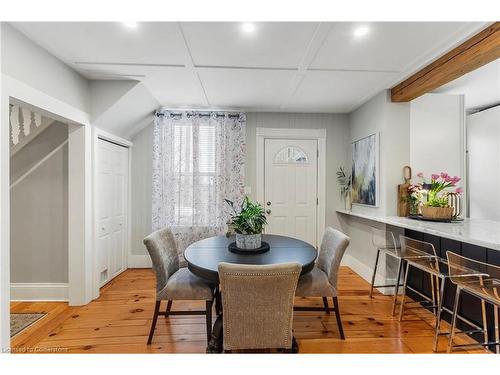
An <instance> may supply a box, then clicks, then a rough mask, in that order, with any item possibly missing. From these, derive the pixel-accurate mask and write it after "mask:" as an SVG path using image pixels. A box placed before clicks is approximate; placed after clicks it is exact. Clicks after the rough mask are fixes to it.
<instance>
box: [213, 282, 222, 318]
mask: <svg viewBox="0 0 500 375" xmlns="http://www.w3.org/2000/svg"><path fill="white" fill-rule="evenodd" d="M221 297H222V294H221V292H220V289H219V287H218V286H217V288H216V290H215V313H216V314H217V315H220V313H221V311H222V301H221Z"/></svg>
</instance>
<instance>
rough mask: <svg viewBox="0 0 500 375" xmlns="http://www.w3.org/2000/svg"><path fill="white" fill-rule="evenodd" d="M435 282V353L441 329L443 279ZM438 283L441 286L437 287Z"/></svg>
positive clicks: (437, 279)
mask: <svg viewBox="0 0 500 375" xmlns="http://www.w3.org/2000/svg"><path fill="white" fill-rule="evenodd" d="M433 277H434V276H433ZM436 281H437V284H438V285H436V286H437V287H438V289H439V293H438V307H437V315H436V332H434V351H437V347H438V339H439V330H440V328H441V312H442V310H443V297H444V284H445V279H442V280H439V278H436ZM439 281H441V286H440V285H439Z"/></svg>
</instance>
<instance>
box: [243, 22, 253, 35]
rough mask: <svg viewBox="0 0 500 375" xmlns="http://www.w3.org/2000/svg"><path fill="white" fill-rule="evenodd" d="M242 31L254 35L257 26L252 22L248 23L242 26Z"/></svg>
mask: <svg viewBox="0 0 500 375" xmlns="http://www.w3.org/2000/svg"><path fill="white" fill-rule="evenodd" d="M241 29H242V30H243V31H244V32H246V33H253V32H254V31H255V25H254V24H253V23H250V22H246V23H244V24H243V25H241Z"/></svg>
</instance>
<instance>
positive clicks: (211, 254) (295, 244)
mask: <svg viewBox="0 0 500 375" xmlns="http://www.w3.org/2000/svg"><path fill="white" fill-rule="evenodd" d="M234 241H235V237H234V236H231V237H226V236H217V237H210V238H207V239H204V240H201V241H198V242H195V243H194V244H192V245H190V246H189V247H188V248H187V249H186V250H185V251H184V258H185V259H186V261H187V263H188V268H189V270H190V271H191V272H192V273H194V274H195V275H197V276H199V277H202V278H204V279H205V280H207V281H210V282H214V283H219V274H218V270H217V267H218V265H219V263H220V262H227V263H235V264H256V265H257V264H259V265H266V264H276V263H287V262H298V263H300V264H301V265H302V275H304V274H306V273H308V272H310V271H311V270H312V269H313V267H314V261H315V260H316V257H317V256H318V252H317V250H316V249H315V248H314V247H313V246H311V245H310V244H308V243H307V242H304V241H301V240H298V239H296V238H291V237H286V236H278V235H273V234H263V235H262V241H265V242H267V243H268V244H269V247H270V250H269V251H268V252H265V253H262V254H248V255H247V254H235V253H232V252H230V251H229V250H228V248H227V247H228V245H229V244H230V243H231V242H234Z"/></svg>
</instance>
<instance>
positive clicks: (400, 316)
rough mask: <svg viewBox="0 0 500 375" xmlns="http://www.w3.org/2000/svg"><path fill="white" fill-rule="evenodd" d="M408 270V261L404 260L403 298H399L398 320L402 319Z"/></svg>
mask: <svg viewBox="0 0 500 375" xmlns="http://www.w3.org/2000/svg"><path fill="white" fill-rule="evenodd" d="M409 271H410V263H409V262H406V271H405V281H404V284H403V298H402V299H401V307H400V308H399V321H402V320H403V310H404V307H405V297H406V287H407V285H408V274H409V273H410V272H409Z"/></svg>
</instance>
